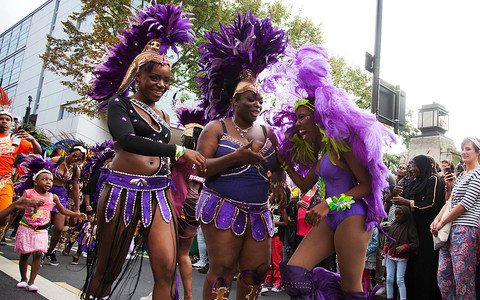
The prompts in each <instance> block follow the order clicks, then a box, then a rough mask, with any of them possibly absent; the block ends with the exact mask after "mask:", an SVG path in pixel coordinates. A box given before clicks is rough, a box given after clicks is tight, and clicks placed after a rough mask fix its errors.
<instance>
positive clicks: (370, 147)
mask: <svg viewBox="0 0 480 300" xmlns="http://www.w3.org/2000/svg"><path fill="white" fill-rule="evenodd" d="M263 88H264V90H265V91H266V92H271V93H273V94H274V95H275V96H276V99H277V103H276V107H277V108H275V109H272V110H270V111H269V112H267V113H266V114H265V119H266V121H267V122H268V123H269V124H270V125H271V126H272V129H274V131H275V133H276V134H277V136H278V138H279V145H280V146H279V152H280V154H281V155H282V157H284V158H285V160H286V161H287V162H290V161H291V162H292V163H293V164H294V165H295V166H296V168H297V169H298V170H299V171H300V172H301V173H304V171H306V170H308V169H310V168H311V167H312V165H311V164H310V165H306V164H304V163H303V162H302V160H301V159H299V157H301V155H298V153H296V152H298V149H299V148H301V147H299V146H298V145H301V143H302V140H301V138H299V136H298V129H297V128H296V127H295V122H296V115H295V112H294V108H295V106H296V102H297V100H299V99H306V98H313V99H314V103H312V104H314V107H313V106H312V107H311V109H314V119H315V123H316V124H318V127H319V128H320V129H323V130H324V133H325V138H326V139H328V140H329V141H332V142H333V143H334V144H337V145H338V144H339V145H342V144H343V145H345V144H346V145H347V146H348V148H349V149H351V150H352V151H353V153H354V155H355V157H356V158H357V159H358V160H359V161H360V162H361V163H362V165H363V166H364V167H366V168H367V170H368V172H369V174H370V175H371V178H372V193H371V194H370V195H368V196H367V197H365V198H364V200H365V201H366V202H367V203H368V212H367V220H366V221H367V224H370V225H369V227H370V228H367V230H370V229H372V228H371V226H373V225H371V224H373V223H375V222H376V220H377V219H376V218H377V217H378V216H386V215H385V210H384V208H383V201H382V199H383V194H382V192H383V190H384V189H385V188H386V187H387V181H386V177H387V174H388V170H387V168H386V167H385V165H384V163H383V154H382V146H383V145H387V146H391V144H392V143H394V142H395V141H396V138H395V136H394V134H393V133H391V132H390V131H389V130H388V129H387V128H386V127H385V126H383V125H382V124H380V123H379V122H377V120H376V118H375V115H373V114H371V113H369V112H366V111H364V110H362V109H360V108H359V107H358V106H357V105H356V104H355V103H354V102H353V101H352V100H350V99H349V97H348V96H347V94H346V93H345V91H344V90H342V89H339V88H336V87H334V86H333V83H332V79H331V76H330V65H329V63H328V55H327V53H326V51H325V49H324V48H322V47H320V46H318V45H313V44H305V45H303V46H302V47H300V49H298V50H296V49H293V48H291V47H289V48H288V49H287V51H286V57H285V59H284V60H282V61H281V62H278V63H277V64H275V65H273V66H272V67H271V68H270V70H269V74H268V75H267V76H266V78H265V80H264V84H263ZM311 102H312V101H311ZM339 149H342V147H341V146H340V147H339ZM372 222H373V223H372Z"/></svg>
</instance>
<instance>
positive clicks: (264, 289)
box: [260, 286, 270, 294]
mask: <svg viewBox="0 0 480 300" xmlns="http://www.w3.org/2000/svg"><path fill="white" fill-rule="evenodd" d="M268 291H270V289H269V288H268V287H266V286H264V287H262V290H261V291H260V293H261V294H263V293H266V292H268Z"/></svg>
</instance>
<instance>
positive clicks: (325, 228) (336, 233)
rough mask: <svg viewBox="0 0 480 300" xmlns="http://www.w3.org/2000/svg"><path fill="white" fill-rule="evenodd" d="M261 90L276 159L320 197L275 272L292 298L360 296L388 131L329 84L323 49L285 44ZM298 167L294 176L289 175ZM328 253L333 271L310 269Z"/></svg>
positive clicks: (383, 183)
mask: <svg viewBox="0 0 480 300" xmlns="http://www.w3.org/2000/svg"><path fill="white" fill-rule="evenodd" d="M271 69H272V70H274V73H273V71H272V73H270V74H269V75H267V76H266V79H265V82H264V89H265V90H266V91H267V92H273V93H274V94H275V96H276V98H277V101H278V102H277V103H276V107H279V106H280V107H281V109H273V110H271V111H269V112H268V113H267V121H268V122H269V124H270V125H272V128H274V129H275V130H276V133H278V136H279V144H280V146H279V149H278V150H279V153H280V156H281V157H279V160H280V161H282V167H283V168H284V169H285V170H286V171H287V173H288V175H289V176H290V177H291V178H292V180H293V181H294V182H295V184H296V185H297V186H298V187H299V188H300V189H301V190H302V191H304V192H306V191H308V190H309V189H310V188H311V187H312V186H313V185H315V184H318V185H319V189H318V193H319V195H320V199H322V201H321V202H319V203H318V204H317V205H316V206H314V207H313V208H312V205H311V206H310V210H309V212H308V216H307V218H306V222H309V223H310V224H312V225H313V228H312V230H311V231H310V232H309V233H308V234H307V236H306V237H305V238H304V239H303V240H302V242H301V243H300V245H299V247H298V248H297V250H296V251H295V253H294V254H293V256H292V258H291V259H290V260H289V262H288V264H281V265H280V271H281V274H282V281H283V286H284V288H285V291H286V292H287V293H288V294H289V295H291V296H292V298H294V299H342V297H343V299H366V293H365V292H363V287H362V273H363V267H364V261H365V254H366V249H367V245H368V242H369V239H370V236H371V234H372V228H373V226H374V225H375V224H376V223H377V222H378V217H379V216H386V215H385V212H384V210H383V202H382V190H383V189H385V188H387V182H386V180H385V179H384V178H385V176H384V174H386V173H387V169H386V167H385V165H384V164H383V162H382V151H381V147H382V144H383V143H388V142H391V141H393V140H394V137H393V134H391V133H390V132H388V130H387V129H386V128H385V127H383V126H382V125H381V124H380V123H378V122H377V121H376V119H375V116H374V115H371V114H369V113H367V112H364V111H362V110H361V109H359V108H358V107H357V106H356V105H355V104H354V103H353V102H352V101H351V100H350V99H349V98H348V97H347V95H346V93H345V92H344V91H343V90H340V89H337V88H335V87H334V86H333V83H332V79H331V77H330V66H329V64H328V56H327V53H326V51H325V50H324V49H323V48H322V47H320V46H316V45H311V44H306V45H303V46H302V47H301V48H300V49H299V50H295V49H293V48H289V49H287V51H286V56H285V58H284V59H283V61H282V62H279V63H277V64H275V65H273V66H272V68H271ZM297 172H299V173H300V174H299V173H297ZM334 252H336V254H337V258H338V267H339V271H340V274H341V278H340V276H339V275H338V274H335V273H330V272H328V271H326V270H324V269H322V268H316V269H314V270H313V272H312V273H310V271H311V270H312V268H313V267H314V266H315V265H316V264H318V263H319V262H320V261H322V260H323V259H325V258H326V257H328V256H329V255H331V254H332V253H334Z"/></svg>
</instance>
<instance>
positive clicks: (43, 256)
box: [40, 252, 45, 267]
mask: <svg viewBox="0 0 480 300" xmlns="http://www.w3.org/2000/svg"><path fill="white" fill-rule="evenodd" d="M44 260H45V253H43V252H42V258H41V259H40V267H43V261H44Z"/></svg>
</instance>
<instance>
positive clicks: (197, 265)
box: [192, 261, 207, 270]
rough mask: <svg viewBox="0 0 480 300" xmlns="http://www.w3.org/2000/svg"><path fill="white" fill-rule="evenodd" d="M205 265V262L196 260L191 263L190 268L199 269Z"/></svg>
mask: <svg viewBox="0 0 480 300" xmlns="http://www.w3.org/2000/svg"><path fill="white" fill-rule="evenodd" d="M206 265H207V264H206V263H204V262H201V261H198V262H196V263H194V264H193V265H192V268H194V269H197V270H198V269H201V268H203V267H205V266H206Z"/></svg>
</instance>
